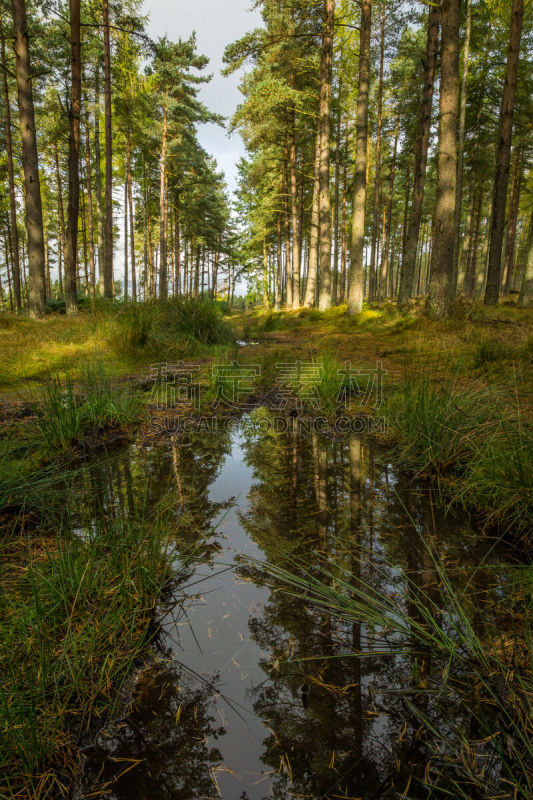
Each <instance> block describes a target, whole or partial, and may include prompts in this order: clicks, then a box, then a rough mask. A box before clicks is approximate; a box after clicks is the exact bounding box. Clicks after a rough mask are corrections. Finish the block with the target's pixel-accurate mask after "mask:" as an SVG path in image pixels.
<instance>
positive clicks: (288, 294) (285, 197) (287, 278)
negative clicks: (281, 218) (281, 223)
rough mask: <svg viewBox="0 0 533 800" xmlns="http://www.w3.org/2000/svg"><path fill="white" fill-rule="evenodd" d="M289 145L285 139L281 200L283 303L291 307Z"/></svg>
mask: <svg viewBox="0 0 533 800" xmlns="http://www.w3.org/2000/svg"><path fill="white" fill-rule="evenodd" d="M288 161H289V146H288V144H287V141H286V140H285V148H284V167H283V202H284V206H285V305H286V306H287V308H292V260H291V215H290V211H289V181H288V178H287V170H288Z"/></svg>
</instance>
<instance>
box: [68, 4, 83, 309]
mask: <svg viewBox="0 0 533 800" xmlns="http://www.w3.org/2000/svg"><path fill="white" fill-rule="evenodd" d="M69 7H70V67H71V79H72V85H71V106H70V108H69V139H68V210H67V241H66V247H65V305H66V310H67V314H77V313H78V295H77V290H76V277H77V263H78V218H79V213H80V117H81V28H80V13H81V11H80V0H69Z"/></svg>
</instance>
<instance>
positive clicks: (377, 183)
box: [369, 2, 385, 300]
mask: <svg viewBox="0 0 533 800" xmlns="http://www.w3.org/2000/svg"><path fill="white" fill-rule="evenodd" d="M384 61H385V3H384V2H383V3H382V6H381V35H380V47H379V81H378V115H377V131H376V174H375V178H374V213H373V219H372V242H371V246H370V284H369V285H370V290H369V297H370V300H375V299H376V297H377V295H378V276H377V267H376V250H377V246H378V236H379V223H380V217H381V215H380V213H379V204H380V197H381V127H382V117H383V66H384Z"/></svg>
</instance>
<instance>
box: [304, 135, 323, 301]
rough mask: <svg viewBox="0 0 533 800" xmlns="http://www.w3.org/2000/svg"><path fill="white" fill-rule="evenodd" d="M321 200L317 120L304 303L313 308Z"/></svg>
mask: <svg viewBox="0 0 533 800" xmlns="http://www.w3.org/2000/svg"><path fill="white" fill-rule="evenodd" d="M319 202H320V129H319V126H318V122H317V135H316V149H315V167H314V175H313V200H312V205H311V231H310V234H309V266H308V268H307V284H306V287H305V300H304V305H305V306H306V307H307V308H312V307H313V306H314V305H315V303H316V283H317V275H318V214H319Z"/></svg>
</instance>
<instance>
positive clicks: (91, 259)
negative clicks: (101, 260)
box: [85, 99, 96, 297]
mask: <svg viewBox="0 0 533 800" xmlns="http://www.w3.org/2000/svg"><path fill="white" fill-rule="evenodd" d="M85 108H86V111H85V172H86V178H87V221H88V226H89V272H90V287H91V294H92V295H93V297H94V294H95V292H96V266H95V259H94V212H93V181H92V174H91V141H90V136H89V132H90V126H89V110H88V108H87V99H85Z"/></svg>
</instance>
